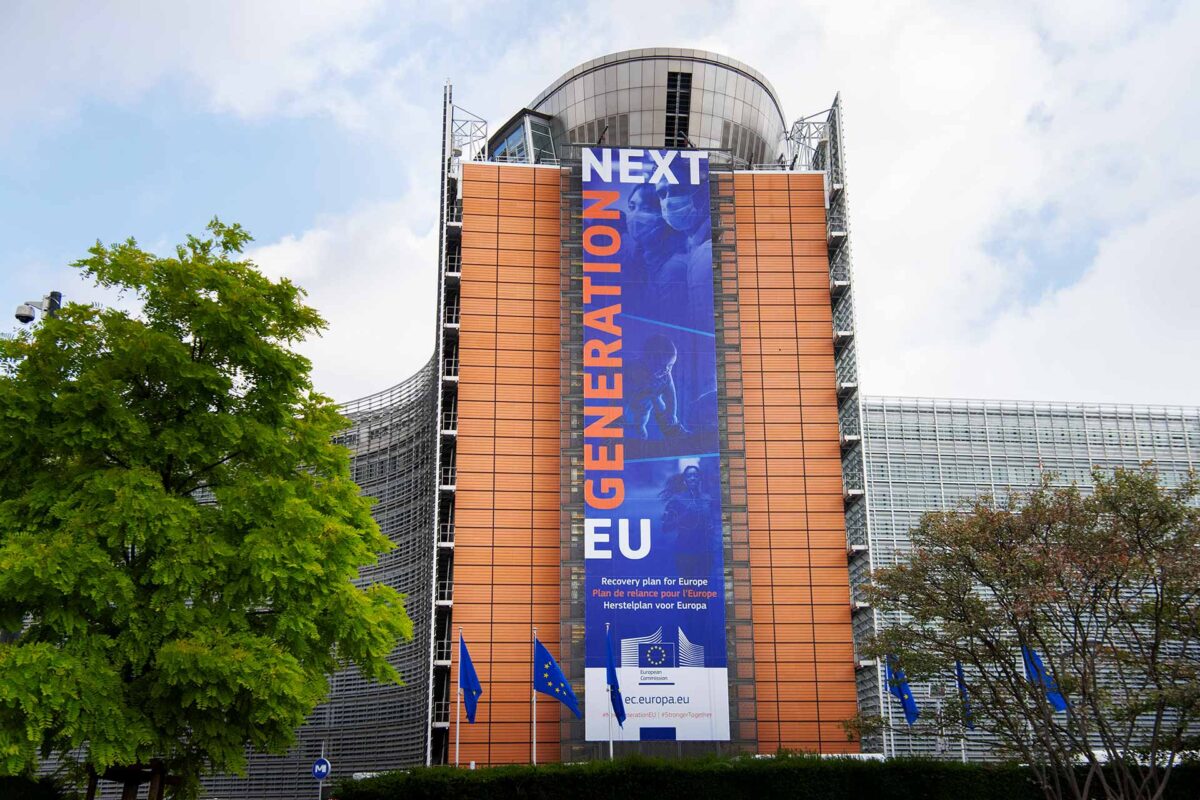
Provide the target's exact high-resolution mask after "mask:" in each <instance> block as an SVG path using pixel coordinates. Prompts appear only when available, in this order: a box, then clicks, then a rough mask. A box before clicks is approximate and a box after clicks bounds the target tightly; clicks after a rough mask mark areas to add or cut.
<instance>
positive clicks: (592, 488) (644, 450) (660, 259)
mask: <svg viewBox="0 0 1200 800" xmlns="http://www.w3.org/2000/svg"><path fill="white" fill-rule="evenodd" d="M583 162H584V167H583V220H584V234H583V245H584V259H583V274H584V283H583V314H584V317H583V318H584V336H583V339H584V343H583V348H584V353H583V370H584V433H583V440H584V498H585V509H584V564H585V580H584V583H585V591H586V603H585V627H586V639H585V670H584V671H585V682H586V687H587V692H586V696H587V697H589V698H592V697H604V696H605V693H604V688H605V680H606V674H607V661H606V660H607V649H606V641H607V640H606V638H605V627H606V625H607V626H608V628H609V629H610V630H611V631H612V637H613V641H614V642H616V643H619V646H618V647H617V648H616V649H617V652H616V659H617V662H618V663H617V666H616V671H617V673H618V676H619V679H620V686H621V692H622V694H623V695H624V697H625V708H626V713H627V718H626V721H625V724H624V725H623V726H621V727H619V728H618V730H619V734H618V735H617V738H618V739H639V740H693V741H695V740H705V741H725V740H728V738H729V694H728V692H729V687H728V668H727V661H726V652H725V633H726V632H725V584H724V578H723V571H724V549H723V541H722V526H721V472H720V470H721V459H720V452H719V451H720V438H719V430H718V416H717V414H718V404H717V360H716V359H717V352H716V323H715V319H714V317H713V308H714V304H713V263H712V220H711V215H710V211H709V208H710V192H709V181H708V159H707V153H703V152H700V151H685V150H638V149H619V148H587V149H585V151H584V155H583ZM609 713H610V711H609V710H608V709H607V708H606V707H605V706H604V705H603V704H602V703H586V704H585V715H584V716H585V721H586V729H587V738H588V739H589V740H592V741H596V740H602V739H605V738H607V737H608V735H609V732H608V728H609V725H608V723H609V721H610V720H609V718H608V715H609Z"/></svg>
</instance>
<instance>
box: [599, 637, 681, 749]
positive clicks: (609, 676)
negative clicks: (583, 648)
mask: <svg viewBox="0 0 1200 800" xmlns="http://www.w3.org/2000/svg"><path fill="white" fill-rule="evenodd" d="M604 647H605V649H606V651H607V652H606V654H605V655H606V660H607V664H606V666H605V670H604V678H605V680H606V681H608V699H609V700H610V701H611V702H612V710H613V716H615V717H616V718H617V725H618V726H619V727H621V728H624V727H625V698H623V697H621V684H619V683H617V659H616V658H615V657H614V656H613V645H612V631H611V630H606V631H605V632H604ZM660 649H662V648H661V646H660ZM663 653H664V655H663V659H664V660H666V655H665V653H666V651H665V650H664V651H663ZM643 730H644V729H643Z"/></svg>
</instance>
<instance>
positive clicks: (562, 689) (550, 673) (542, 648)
mask: <svg viewBox="0 0 1200 800" xmlns="http://www.w3.org/2000/svg"><path fill="white" fill-rule="evenodd" d="M533 688H534V689H537V690H538V691H539V692H541V693H542V694H548V695H550V696H551V697H553V698H555V699H556V700H558V701H559V702H560V703H562V704H563V705H564V706H566V707H567V708H569V709H571V710H572V711H573V712H575V716H576V717H582V716H583V714H581V713H579V701H578V700H576V699H575V692H574V691H573V690H572V689H571V684H570V683H569V682H568V681H567V678H566V676H565V675H563V671H562V670H561V669H560V668H559V666H558V662H557V661H555V660H554V656H552V655H550V651H549V650H547V649H546V645H544V644H542V643H541V642H540V641H538V640H537V639H534V640H533Z"/></svg>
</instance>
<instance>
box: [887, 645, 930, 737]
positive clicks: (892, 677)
mask: <svg viewBox="0 0 1200 800" xmlns="http://www.w3.org/2000/svg"><path fill="white" fill-rule="evenodd" d="M883 663H884V668H885V669H886V678H887V684H888V691H889V692H891V693H892V694H893V695H895V696H896V697H898V698H899V699H900V705H901V706H903V707H904V719H905V720H906V721H907V722H908V724H909V725H912V724H913V723H914V722H916V721H917V717H919V716H921V711H920V709H918V708H917V701H916V700H914V699H913V696H912V689H910V688H909V686H908V678H907V677H906V676H905V675H904V670H902V669H901V668H900V661H899V659H897V658H896V657H895V656H887V657H886V658H885V659H884V660H883Z"/></svg>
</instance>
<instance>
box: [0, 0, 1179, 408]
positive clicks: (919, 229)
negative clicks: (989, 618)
mask: <svg viewBox="0 0 1200 800" xmlns="http://www.w3.org/2000/svg"><path fill="white" fill-rule="evenodd" d="M457 8H458V9H459V10H458V12H457V13H458V14H459V16H458V17H457V18H446V17H444V16H442V15H441V12H440V10H439V9H437V8H435V7H432V6H419V5H408V6H405V7H402V8H396V7H393V6H389V5H384V4H382V3H380V2H373V1H372V0H356V2H352V3H342V4H338V5H336V6H335V5H332V4H329V5H295V4H293V3H284V2H282V0H279V2H263V3H255V4H241V3H234V2H232V0H229V1H228V2H225V3H223V4H214V3H208V4H202V5H199V6H197V5H195V4H193V5H191V6H181V5H178V4H170V5H160V6H151V7H149V8H148V9H147V8H146V7H143V6H136V7H135V6H132V5H127V6H126V5H119V6H109V7H105V9H103V10H93V8H92V6H90V5H70V6H65V5H62V4H56V3H51V4H37V5H34V4H28V5H21V6H18V7H16V10H15V11H11V10H10V11H9V12H8V13H9V16H10V17H11V18H14V19H15V24H12V25H0V74H10V75H18V76H21V78H22V79H19V80H10V81H7V82H5V83H3V84H0V118H3V117H4V116H5V115H4V111H5V110H9V111H12V110H14V109H15V110H17V111H18V112H20V113H19V114H18V115H17V116H18V117H20V116H21V115H22V114H23V115H25V116H26V117H29V118H33V119H37V118H39V117H41V118H45V117H44V115H45V114H47V113H58V114H71V113H73V109H74V107H75V105H76V104H77V103H79V102H81V101H83V100H85V99H95V98H99V99H101V100H104V101H108V102H130V101H132V100H134V99H136V98H137V97H139V96H141V95H142V94H143V93H145V92H146V91H147V90H148V89H149V88H151V87H154V86H158V85H160V84H162V83H164V82H168V81H177V82H179V83H180V85H182V86H184V87H186V88H187V89H188V90H189V91H192V92H195V93H196V95H197V96H198V97H199V98H200V100H201V102H202V103H203V104H204V106H205V107H207V108H210V109H211V110H213V111H215V112H218V113H230V114H235V115H238V116H241V117H247V118H254V117H260V116H264V115H273V114H289V115H320V116H328V117H331V118H333V119H335V120H337V121H338V122H339V123H340V124H342V125H343V126H344V127H345V128H346V129H347V130H352V131H354V132H355V135H360V134H362V133H364V132H365V133H367V134H369V135H371V136H373V137H378V138H380V139H382V140H386V141H388V142H390V143H392V145H393V146H394V152H395V153H396V158H397V159H401V160H402V161H403V163H405V164H406V165H407V168H408V171H409V181H408V183H407V184H406V185H404V186H402V187H399V188H398V190H397V193H396V196H397V197H401V196H403V199H402V200H401V199H397V200H396V201H395V202H394V203H390V204H380V205H375V206H371V207H368V208H362V209H359V210H357V211H346V210H345V209H330V211H331V212H333V215H332V216H330V217H328V218H327V219H324V220H321V221H318V222H317V223H316V225H315V226H313V227H312V229H311V230H309V231H307V232H304V231H302V230H301V229H302V228H303V227H304V226H306V225H308V224H309V223H308V221H302V222H300V223H299V224H298V225H297V232H296V233H295V235H293V236H292V237H287V238H285V239H283V240H282V241H280V242H277V243H275V244H273V245H269V246H267V247H265V248H261V249H260V250H259V251H258V253H257V255H258V258H259V259H260V260H261V261H262V262H263V263H264V264H266V265H269V266H272V268H273V269H277V270H281V271H286V272H287V273H288V274H291V275H293V276H294V277H295V278H296V279H297V280H298V281H300V282H301V283H302V284H303V285H305V286H306V287H307V288H309V289H310V291H311V292H312V299H313V302H314V305H316V306H318V307H319V308H321V310H322V311H324V312H325V313H326V314H327V315H328V316H329V317H330V322H331V330H330V332H329V334H328V335H327V336H326V338H325V339H323V340H322V341H321V342H320V343H318V344H317V345H314V346H313V348H312V349H311V351H310V354H311V355H312V357H313V358H314V360H315V362H316V368H317V373H318V380H319V381H320V382H321V384H322V386H323V387H324V388H325V389H326V391H331V392H333V393H335V394H336V395H337V396H338V397H339V398H340V399H346V398H348V397H350V396H353V394H354V393H358V392H359V391H360V390H361V391H362V392H366V391H373V390H376V389H380V388H383V387H385V386H387V385H389V384H391V383H394V382H396V381H398V380H400V379H402V378H403V377H405V376H406V375H407V374H408V373H409V372H411V371H412V370H413V369H415V368H416V367H418V366H419V365H420V364H421V363H423V362H424V360H425V358H426V357H427V356H428V354H429V353H430V351H431V348H432V344H431V343H432V334H433V323H432V311H433V309H432V306H433V300H434V296H435V294H434V286H433V276H434V270H435V265H434V261H435V259H436V254H435V249H436V248H435V243H436V240H435V237H434V234H433V233H430V232H427V231H426V229H425V228H423V227H420V226H418V227H416V228H410V227H407V226H406V225H405V223H404V220H405V219H406V218H408V217H410V216H412V215H431V214H432V213H433V210H434V205H435V204H436V191H437V187H436V174H437V173H436V161H437V146H438V140H439V136H440V103H439V101H440V86H441V83H442V80H443V79H444V78H445V77H447V76H449V77H451V78H452V79H453V80H454V81H455V91H456V94H455V97H456V100H457V101H458V102H459V103H460V104H461V105H463V106H465V107H467V108H469V109H471V110H472V111H475V112H477V113H481V114H483V115H484V116H486V117H489V118H490V119H491V120H492V122H493V123H499V122H501V121H502V120H503V119H506V118H507V117H508V116H509V115H510V114H511V113H513V112H514V111H516V110H517V109H518V108H519V107H521V106H522V105H523V104H524V103H526V102H528V101H529V100H530V99H531V98H532V97H533V96H534V95H535V94H536V93H537V92H538V91H539V90H540V89H541V88H543V87H544V86H545V85H547V84H548V83H550V82H551V81H553V80H554V79H555V78H557V77H558V75H560V74H561V73H562V72H564V71H566V70H567V69H569V68H571V67H572V66H574V65H575V64H577V63H579V62H581V61H584V60H587V59H589V58H592V57H594V56H597V55H601V54H603V53H606V52H611V51H614V50H621V49H628V48H636V47H644V46H655V45H667V44H669V45H675V46H683V47H700V48H705V49H711V50H715V51H718V52H723V53H726V54H728V55H730V56H733V57H735V58H739V59H741V60H743V61H746V62H747V63H749V64H752V65H753V66H755V67H756V68H758V69H759V70H761V71H762V72H763V73H764V74H765V75H766V76H767V77H768V78H769V79H770V80H771V81H772V82H773V83H774V85H775V87H776V88H777V89H778V91H779V93H780V95H781V98H782V100H783V104H784V107H785V111H786V112H787V113H788V114H790V115H793V116H799V115H801V114H807V113H811V112H813V111H815V110H818V109H820V108H822V107H824V106H825V105H826V104H827V103H828V101H829V100H830V99H831V98H832V96H833V94H834V92H835V91H837V90H841V91H842V94H843V99H844V102H845V107H846V112H847V117H846V137H847V146H848V159H849V176H850V188H851V191H850V200H851V221H852V225H853V232H854V241H855V253H856V267H857V272H856V278H857V281H856V294H857V301H858V311H859V330H860V336H859V344H860V359H861V367H862V383H863V386H864V388H865V389H866V390H867V391H869V392H872V393H879V394H882V393H898V394H899V393H902V394H931V393H937V394H948V395H959V396H984V395H1001V396H1020V397H1033V398H1036V397H1041V396H1043V395H1047V394H1052V395H1053V396H1054V397H1056V398H1061V399H1072V398H1074V399H1079V400H1096V401H1106V400H1117V399H1124V400H1142V401H1150V402H1154V401H1161V402H1182V403H1200V375H1198V374H1197V373H1195V372H1194V371H1188V370H1184V369H1178V368H1177V369H1175V370H1168V369H1165V368H1164V369H1155V370H1146V369H1144V368H1143V364H1144V363H1148V362H1146V361H1145V360H1144V359H1143V360H1139V359H1137V358H1132V359H1125V358H1112V359H1110V360H1103V361H1101V362H1098V363H1100V364H1102V365H1103V369H1097V370H1093V369H1092V368H1091V366H1088V367H1087V368H1086V369H1085V368H1084V365H1091V364H1092V362H1091V361H1089V360H1088V359H1090V358H1092V356H1093V355H1094V354H1095V353H1096V352H1098V351H1097V347H1098V345H1099V343H1103V342H1108V343H1109V344H1111V345H1112V346H1114V347H1116V346H1117V343H1118V341H1119V342H1125V341H1130V339H1129V338H1128V336H1127V335H1122V336H1121V337H1117V338H1116V339H1112V340H1110V338H1109V337H1107V335H1098V336H1097V337H1096V338H1093V339H1090V340H1089V339H1087V337H1084V336H1083V335H1082V332H1081V331H1082V330H1083V329H1084V327H1085V325H1086V322H1087V320H1088V319H1089V316H1088V315H1089V313H1093V314H1094V313H1097V312H1096V309H1099V308H1101V307H1103V308H1105V309H1107V311H1106V314H1107V315H1108V316H1107V317H1106V319H1108V320H1109V322H1107V323H1106V324H1107V325H1109V327H1110V329H1111V331H1118V330H1119V331H1123V332H1124V334H1131V333H1132V332H1133V331H1135V330H1156V331H1159V332H1160V333H1159V336H1160V337H1161V338H1162V339H1164V340H1171V341H1176V342H1182V343H1184V344H1185V345H1187V344H1190V345H1193V346H1194V345H1195V344H1197V343H1198V342H1197V337H1196V330H1195V328H1194V327H1192V326H1191V323H1189V322H1188V321H1187V320H1188V315H1187V313H1185V311H1178V312H1172V313H1169V314H1168V313H1164V312H1163V311H1162V310H1161V309H1157V308H1155V306H1154V304H1152V303H1148V302H1146V303H1143V302H1140V301H1139V302H1132V300H1131V298H1137V297H1140V295H1136V294H1131V292H1132V291H1133V290H1134V289H1135V288H1136V287H1137V286H1138V285H1139V284H1138V282H1137V280H1136V279H1135V278H1134V277H1132V276H1133V275H1147V274H1149V273H1150V271H1151V268H1152V270H1153V271H1154V274H1157V275H1159V276H1160V277H1159V279H1160V280H1163V281H1170V282H1171V285H1172V286H1181V285H1183V284H1182V282H1181V281H1182V280H1183V278H1184V277H1186V276H1188V275H1190V273H1188V271H1187V270H1188V268H1189V266H1190V264H1189V255H1188V253H1187V251H1186V250H1183V249H1180V248H1179V247H1174V248H1172V247H1168V246H1167V245H1168V244H1170V243H1172V242H1182V241H1185V240H1186V239H1187V237H1188V236H1189V235H1190V230H1189V225H1190V223H1189V221H1188V219H1187V217H1186V216H1182V215H1180V214H1178V213H1174V210H1175V209H1182V208H1194V207H1195V198H1196V196H1197V192H1200V155H1198V154H1197V148H1195V147H1194V145H1193V142H1192V139H1193V131H1195V130H1197V129H1198V128H1200V95H1198V94H1197V93H1196V92H1195V91H1193V90H1192V89H1191V87H1190V85H1189V79H1190V78H1191V76H1193V75H1196V74H1200V51H1198V50H1197V48H1195V46H1194V42H1193V39H1194V38H1195V33H1196V31H1197V30H1200V4H1196V3H1187V4H1179V5H1177V6H1153V7H1150V6H1146V5H1145V4H1138V3H1125V2H1116V0H1105V1H1101V0H1094V1H1091V2H1066V3H1055V4H1044V3H1034V2H1025V3H1005V4H979V3H972V4H962V3H953V2H942V1H941V0H909V2H905V3H901V4H868V3H859V2H843V3H836V4H813V5H811V6H807V7H805V6H799V5H798V4H796V3H795V2H750V1H745V2H723V3H712V4H709V3H696V4H693V5H691V6H689V9H688V13H687V14H685V15H684V14H680V13H679V10H678V9H677V8H675V7H673V6H665V5H661V4H660V5H654V4H650V5H647V4H645V3H641V2H616V3H610V4H606V5H594V4H593V5H590V6H583V7H574V8H571V9H561V8H555V7H548V8H546V9H544V13H538V14H531V15H527V21H528V24H522V25H514V24H513V14H512V12H511V10H509V9H501V8H496V7H493V6H488V5H478V6H459V7H457ZM31 64H36V65H37V66H38V71H37V72H36V73H34V72H31V71H30V65H31ZM22 70H23V71H22ZM11 118H12V116H11V115H10V119H11ZM2 128H3V122H0V135H2V134H3V130H2ZM427 218H429V219H431V216H430V217H427ZM377 238H378V241H376V239H377ZM996 239H1004V240H1005V241H1007V242H1008V243H1009V248H1008V251H1007V252H1004V253H1000V254H998V251H997V250H995V249H994V248H989V247H988V243H989V242H991V241H993V240H996ZM1093 240H1095V241H1093ZM1093 245H1096V246H1098V253H1099V254H1098V255H1097V257H1096V259H1095V260H1094V262H1092V261H1089V253H1090V251H1091V250H1092V246H1093ZM1133 252H1140V253H1150V252H1154V253H1156V258H1155V260H1154V263H1153V264H1152V265H1147V262H1145V261H1144V260H1143V261H1142V262H1141V266H1138V267H1137V268H1136V271H1135V267H1134V266H1132V263H1131V262H1130V260H1129V259H1128V258H1123V257H1119V256H1117V255H1114V253H1118V254H1119V253H1133ZM1047 253H1050V254H1055V253H1059V254H1061V253H1070V254H1071V258H1072V259H1074V260H1073V261H1072V262H1071V263H1069V264H1065V263H1060V261H1055V260H1054V259H1052V258H1051V257H1050V256H1047ZM401 254H403V255H401ZM1064 258H1065V256H1064ZM1122 270H1124V271H1125V272H1126V273H1129V274H1127V275H1125V281H1124V283H1122V281H1121V276H1122V274H1123V273H1122ZM1118 287H1121V288H1119V289H1118ZM1193 289H1194V285H1193ZM1101 291H1113V292H1116V291H1120V292H1121V294H1120V295H1119V296H1118V299H1115V300H1113V303H1115V304H1116V305H1113V304H1111V303H1110V304H1108V305H1104V304H1102V303H1101V301H1102V300H1103V298H1102V297H1100V296H1098V295H1097V294H1096V293H1097V292H1101ZM364 292H365V293H366V295H369V296H370V297H371V299H372V300H374V299H375V298H376V297H378V296H379V295H380V294H381V293H382V294H386V295H388V296H389V297H391V298H393V300H392V302H393V304H394V305H395V307H396V308H398V309H405V311H404V313H399V314H397V313H391V314H388V313H373V314H364V313H362V312H361V307H362V306H363V305H364V303H363V301H362V300H361V298H362V297H363V296H364ZM1089 292H1090V294H1089ZM1181 296H1187V293H1185V292H1179V293H1178V294H1177V295H1176V296H1175V298H1173V299H1178V298H1179V297H1181ZM1192 296H1195V295H1194V291H1193V293H1192ZM371 305H377V303H374V302H372V303H371ZM410 309H411V312H410V311H408V310H410ZM418 318H419V319H421V320H423V321H422V322H419V323H416V322H414V320H415V319H418ZM1050 319H1057V320H1059V326H1060V327H1062V326H1067V327H1070V326H1071V325H1074V326H1075V327H1074V328H1071V330H1072V331H1074V332H1073V333H1072V335H1071V336H1069V337H1067V338H1056V339H1054V346H1055V348H1057V349H1056V350H1055V351H1054V352H1053V353H1043V354H1039V352H1038V343H1039V342H1043V341H1046V342H1047V345H1046V346H1049V342H1048V338H1049V337H1050V334H1051V333H1052V332H1053V330H1052V326H1050V325H1049V323H1048V320H1050ZM1068 320H1074V321H1075V322H1071V323H1069V324H1068V322H1067V321H1068ZM1160 351H1162V350H1161V348H1160ZM1100 352H1102V351H1100ZM1162 352H1165V351H1162ZM364 354H368V355H364ZM1072 358H1077V359H1078V362H1077V363H1078V364H1079V365H1080V366H1078V367H1076V368H1069V362H1066V361H1063V360H1062V359H1072ZM351 386H353V387H360V388H355V389H354V390H353V391H349V390H348V389H345V390H344V389H343V387H351Z"/></svg>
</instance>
